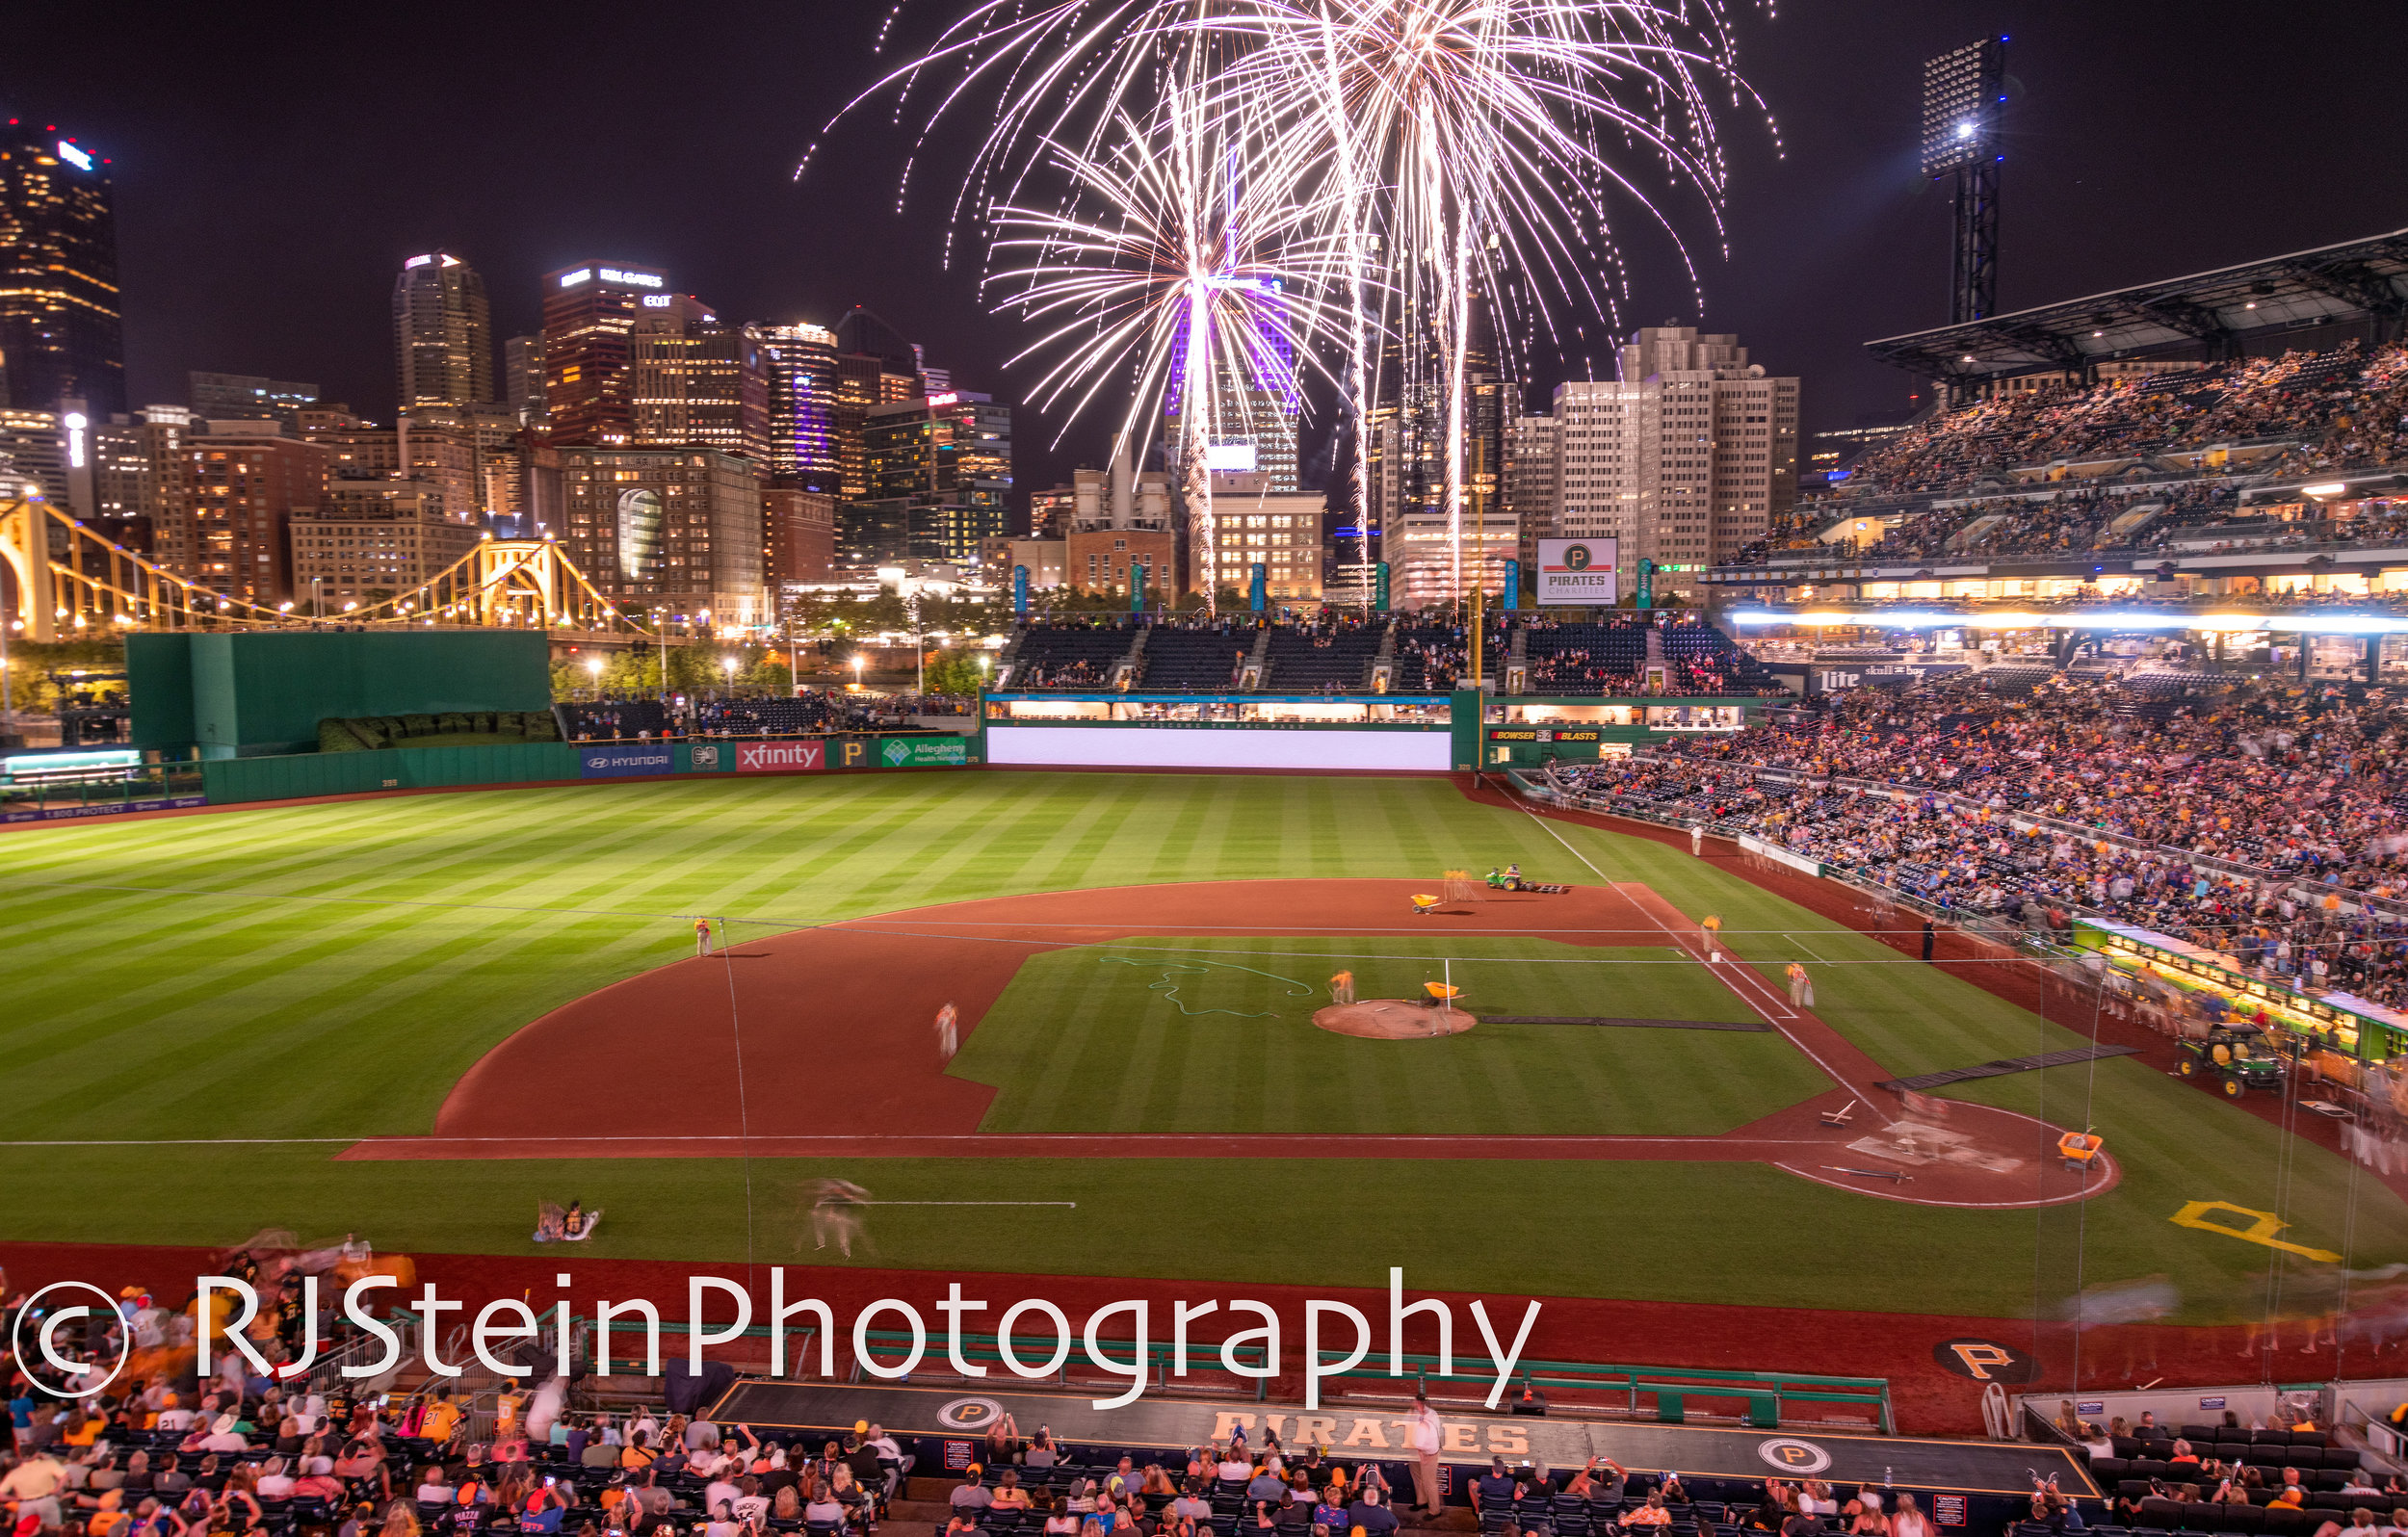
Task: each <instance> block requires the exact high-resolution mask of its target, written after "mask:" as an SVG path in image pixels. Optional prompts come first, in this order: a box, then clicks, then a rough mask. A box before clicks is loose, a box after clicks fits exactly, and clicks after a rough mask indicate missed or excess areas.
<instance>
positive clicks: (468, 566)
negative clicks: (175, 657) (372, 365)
mask: <svg viewBox="0 0 2408 1537" xmlns="http://www.w3.org/2000/svg"><path fill="white" fill-rule="evenodd" d="M0 562H5V564H6V565H7V568H8V570H9V572H10V573H11V574H12V575H13V577H14V578H15V581H16V591H17V605H16V608H17V615H18V617H19V618H20V619H21V620H22V622H23V634H24V637H25V638H26V639H29V640H56V639H59V638H62V637H65V636H71V635H74V634H76V633H77V632H79V631H90V630H94V629H111V628H115V629H129V630H132V629H144V630H196V629H268V628H279V627H293V626H306V625H309V624H313V623H318V622H321V621H322V620H327V619H339V620H340V622H342V623H344V624H365V625H375V626H379V627H383V628H401V627H405V626H407V627H413V628H418V627H429V626H444V625H466V626H479V627H495V628H500V627H524V628H530V629H546V630H577V631H583V632H587V633H603V632H608V633H618V634H626V635H635V636H644V637H647V638H649V637H651V636H652V635H653V630H652V629H651V628H650V627H647V626H646V625H644V624H642V623H640V622H639V621H637V620H636V619H634V618H633V617H631V616H629V615H628V614H627V613H626V612H624V611H622V610H621V609H620V608H619V607H618V606H617V605H616V604H615V603H613V602H612V601H611V600H610V599H609V598H607V597H605V596H603V594H602V593H601V592H600V591H599V590H598V589H596V588H595V586H594V585H593V584H592V583H591V582H590V581H589V580H588V579H587V577H586V574H585V573H584V572H583V571H580V570H578V569H577V566H576V563H575V562H574V561H572V560H569V558H568V555H567V552H565V551H563V549H561V547H560V546H559V544H557V543H556V542H554V541H553V540H550V539H496V538H485V539H482V540H480V541H478V543H477V546H476V547H475V548H474V549H472V550H470V551H469V552H468V553H467V554H466V555H464V556H462V557H460V558H459V560H456V561H454V562H453V563H452V564H451V565H449V566H447V567H445V568H444V569H443V570H442V571H440V572H438V573H436V574H435V575H434V576H433V577H432V578H430V579H429V580H428V581H426V582H423V583H421V584H420V585H418V586H414V587H411V588H408V589H406V590H405V591H402V592H397V593H395V594H394V595H393V596H391V597H388V598H380V599H378V600H377V601H376V602H374V603H369V604H364V605H359V606H355V607H353V608H352V609H349V610H347V611H345V612H343V613H341V614H339V615H336V614H317V613H304V612H295V607H296V606H295V605H294V604H292V603H283V604H279V605H277V606H276V607H274V608H270V607H268V606H267V605H264V604H260V603H254V602H252V601H250V600H249V599H247V598H239V597H234V596H232V595H230V594H227V593H222V592H220V591H218V590H217V589H216V588H214V587H210V586H204V585H202V584H201V583H198V582H195V581H193V580H192V579H190V578H189V577H185V576H181V575H179V574H177V573H176V572H173V571H170V570H169V569H167V568H166V567H165V566H162V565H159V564H157V563H156V562H154V561H152V560H149V559H148V558H146V557H144V556H143V555H140V554H138V553H136V552H135V551H132V550H129V549H127V548H125V547H124V546H123V545H120V544H118V543H117V542H116V541H115V540H113V539H111V538H109V537H108V536H107V535H106V534H101V533H100V532H98V531H97V530H95V529H93V528H92V527H90V526H89V525H87V524H85V523H83V522H81V521H79V520H78V519H76V518H74V517H72V516H70V515H69V514H67V513H66V512H65V511H62V510H61V509H60V508H56V507H53V506H51V505H50V503H49V502H47V501H45V500H44V499H42V498H40V497H39V496H22V495H20V496H17V497H15V498H13V499H9V500H0Z"/></svg>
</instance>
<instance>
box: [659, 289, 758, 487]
mask: <svg viewBox="0 0 2408 1537" xmlns="http://www.w3.org/2000/svg"><path fill="white" fill-rule="evenodd" d="M662 297H664V298H666V299H667V300H668V301H667V303H666V304H663V305H659V306H653V305H652V304H651V302H650V300H649V298H647V300H646V301H645V308H644V310H643V312H642V313H641V315H639V316H638V317H637V319H636V324H635V326H634V328H633V329H632V330H631V331H630V332H629V333H628V339H627V357H628V366H629V369H630V370H631V383H630V385H629V403H630V414H629V420H630V424H631V428H632V436H631V438H630V442H631V444H632V445H633V446H634V447H637V448H707V449H713V450H716V451H718V452H719V453H721V454H740V455H742V456H745V457H746V458H748V459H750V460H752V461H753V462H754V463H755V464H758V465H762V466H764V467H765V468H766V467H767V465H768V463H769V459H770V449H769V422H770V415H769V408H770V395H769V376H768V375H767V374H765V373H764V372H763V371H762V357H761V343H760V339H759V338H758V336H756V335H755V334H754V331H753V328H752V327H750V326H733V325H730V324H728V323H727V322H725V321H722V320H720V318H719V316H718V315H717V314H715V313H714V312H713V311H712V310H711V308H710V306H709V305H707V304H704V303H703V302H702V301H701V300H698V299H695V298H694V297H693V296H692V295H690V294H670V295H666V296H662Z"/></svg>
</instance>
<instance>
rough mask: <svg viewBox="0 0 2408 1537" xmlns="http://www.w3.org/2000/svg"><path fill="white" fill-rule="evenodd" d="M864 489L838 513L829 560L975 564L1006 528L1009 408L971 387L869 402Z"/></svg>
mask: <svg viewBox="0 0 2408 1537" xmlns="http://www.w3.org/2000/svg"><path fill="white" fill-rule="evenodd" d="M861 443H862V479H863V482H864V484H865V487H866V490H867V492H868V494H867V495H865V496H862V497H860V498H858V499H855V500H853V501H851V502H847V503H845V504H842V505H841V506H840V507H839V508H838V509H837V560H838V563H839V564H842V565H848V566H875V565H891V564H893V563H895V562H896V561H898V560H947V561H955V562H958V563H960V564H963V565H972V564H975V563H976V562H977V561H978V560H979V551H980V546H981V544H982V541H984V540H987V539H991V538H999V537H1001V536H1003V535H1004V534H1007V533H1008V532H1009V529H1008V522H1007V513H1006V503H1007V502H1008V500H1009V498H1010V495H1011V407H1010V406H1008V405H1001V404H996V403H995V402H994V401H993V400H992V399H991V398H989V397H987V396H984V395H981V394H978V393H977V392H975V391H970V390H947V391H944V392H942V393H940V394H936V395H931V396H926V397H923V398H921V399H919V400H912V401H903V402H900V403H898V404H892V405H879V406H872V407H871V408H870V409H869V410H868V412H867V413H866V415H865V419H864V421H863V425H862V430H861Z"/></svg>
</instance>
